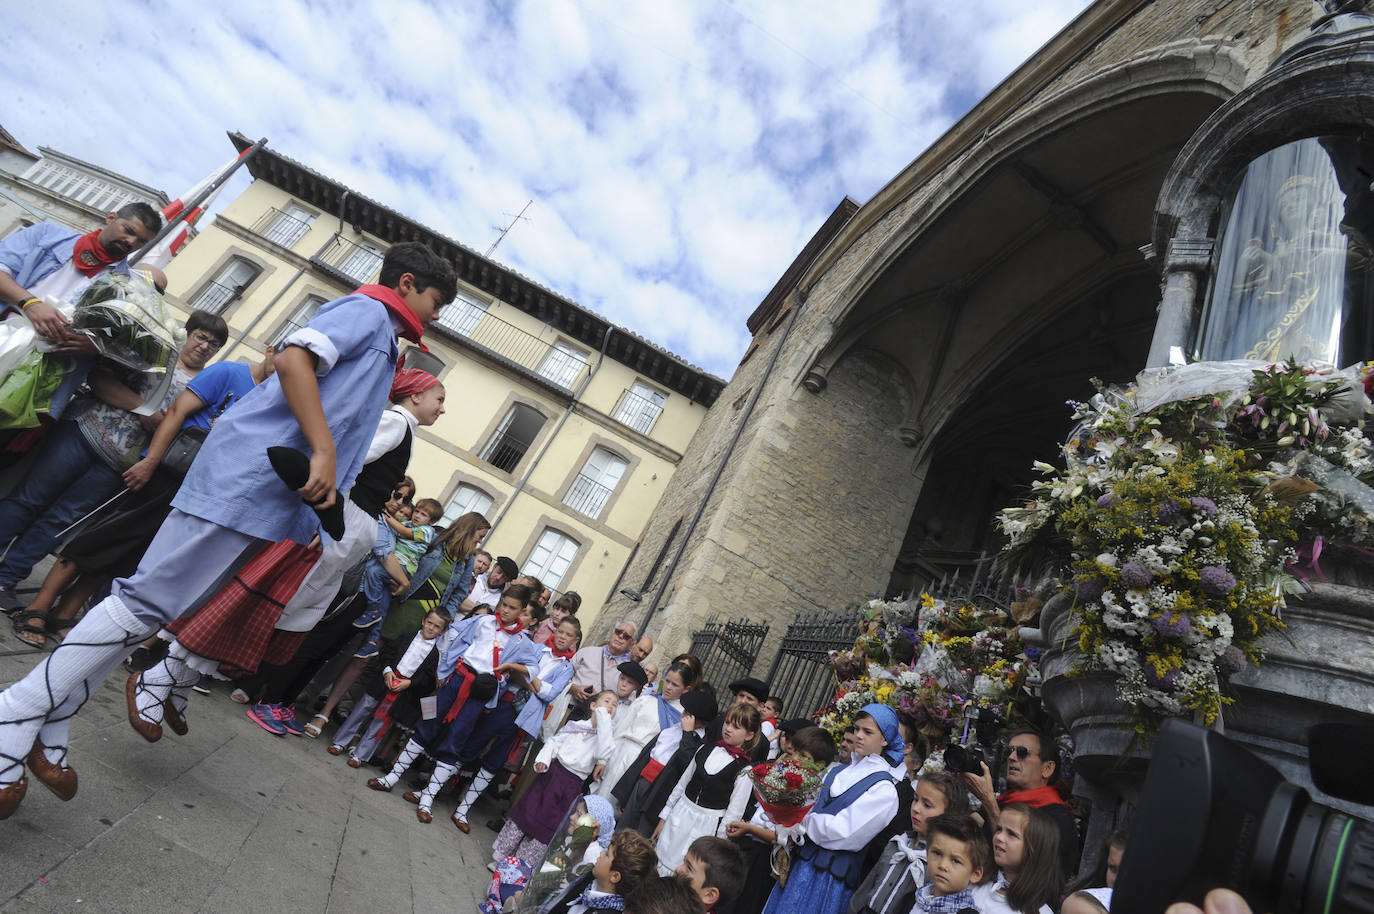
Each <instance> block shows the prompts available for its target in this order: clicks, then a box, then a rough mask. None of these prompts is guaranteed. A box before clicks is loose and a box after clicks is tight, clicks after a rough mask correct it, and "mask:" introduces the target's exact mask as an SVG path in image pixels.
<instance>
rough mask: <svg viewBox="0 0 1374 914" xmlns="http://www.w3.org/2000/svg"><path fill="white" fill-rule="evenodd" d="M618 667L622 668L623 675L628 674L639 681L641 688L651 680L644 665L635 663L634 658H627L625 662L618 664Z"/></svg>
mask: <svg viewBox="0 0 1374 914" xmlns="http://www.w3.org/2000/svg"><path fill="white" fill-rule="evenodd" d="M616 669H617V670H620V672H621V674H622V675H624V676H628V677H630V678H631V679H633V680H634V681H635V682H637V683H639V687H640V688H641V689H642V688H644V684H645V683H646V682H648V681H649V674H648V673H646V672H644V667H642V666H640V665H639V664H637V663H635V662H634V661H633V660H626V661H625V662H624V663H622V664H620V665H619V666H617V667H616Z"/></svg>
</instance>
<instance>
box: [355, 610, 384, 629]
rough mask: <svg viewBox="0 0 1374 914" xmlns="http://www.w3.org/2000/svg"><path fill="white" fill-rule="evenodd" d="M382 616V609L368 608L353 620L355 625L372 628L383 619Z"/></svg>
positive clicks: (356, 626)
mask: <svg viewBox="0 0 1374 914" xmlns="http://www.w3.org/2000/svg"><path fill="white" fill-rule="evenodd" d="M381 618H382V611H381V610H380V609H366V610H364V611H363V614H362V615H361V616H359V617H358V618H356V619H354V620H353V627H354V628H371V627H372V626H374V625H376V624H377V623H378V622H379V621H381Z"/></svg>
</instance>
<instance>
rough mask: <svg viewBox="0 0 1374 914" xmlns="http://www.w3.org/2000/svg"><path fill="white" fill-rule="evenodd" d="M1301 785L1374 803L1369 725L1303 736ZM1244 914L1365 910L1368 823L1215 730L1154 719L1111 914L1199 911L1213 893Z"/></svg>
mask: <svg viewBox="0 0 1374 914" xmlns="http://www.w3.org/2000/svg"><path fill="white" fill-rule="evenodd" d="M1307 742H1308V757H1309V763H1308V764H1309V766H1310V768H1311V770H1312V782H1313V783H1314V784H1315V785H1316V786H1317V787H1318V788H1319V789H1320V790H1322V791H1323V792H1325V793H1327V794H1330V795H1331V796H1334V797H1339V798H1340V799H1342V800H1347V801H1349V802H1351V803H1357V804H1363V805H1370V804H1371V803H1374V766H1371V765H1370V758H1371V755H1370V753H1371V752H1374V727H1360V726H1353V725H1350V724H1319V725H1317V726H1315V727H1312V728H1311V729H1310V730H1309V731H1308V741H1307ZM1219 887H1224V888H1229V889H1232V890H1234V891H1236V892H1238V893H1240V894H1241V895H1242V896H1243V897H1244V898H1245V900H1246V901H1247V902H1248V903H1249V904H1250V907H1251V910H1252V911H1254V912H1255V914H1311V912H1322V914H1357V912H1374V824H1372V823H1371V822H1370V821H1368V820H1366V819H1361V818H1358V817H1356V816H1352V815H1349V814H1347V813H1344V812H1341V811H1340V810H1336V809H1333V808H1331V807H1329V806H1324V805H1322V804H1321V803H1317V802H1315V801H1313V800H1312V798H1311V796H1310V795H1309V794H1308V792H1307V791H1306V790H1304V789H1303V788H1301V787H1298V786H1297V785H1295V784H1292V783H1289V782H1288V781H1286V780H1284V778H1283V776H1282V775H1280V774H1279V773H1278V772H1277V771H1275V770H1274V769H1273V768H1272V767H1270V766H1269V765H1268V764H1266V763H1265V762H1263V761H1261V760H1260V759H1259V758H1257V757H1255V756H1254V755H1252V754H1251V753H1250V752H1248V751H1246V750H1245V749H1243V748H1241V747H1240V746H1239V745H1238V744H1236V743H1234V742H1232V741H1231V740H1229V739H1227V738H1226V737H1224V736H1222V735H1221V734H1219V733H1214V732H1212V731H1210V730H1204V729H1203V728H1201V727H1197V726H1194V725H1193V724H1188V723H1184V722H1183V721H1180V720H1169V721H1166V722H1165V724H1164V726H1163V728H1161V730H1160V734H1159V739H1158V740H1157V741H1156V742H1155V745H1154V747H1153V757H1152V759H1151V761H1150V768H1149V772H1148V773H1147V774H1146V776H1145V788H1144V792H1143V793H1142V795H1141V801H1140V810H1139V812H1138V813H1137V815H1136V820H1135V823H1134V825H1133V827H1132V829H1131V838H1130V842H1129V843H1128V845H1127V848H1126V855H1125V858H1124V859H1123V860H1122V862H1121V871H1120V874H1119V875H1118V876H1117V880H1116V888H1115V891H1114V892H1113V894H1112V914H1160V912H1162V911H1164V910H1165V909H1166V908H1167V907H1168V906H1169V905H1170V904H1171V903H1173V902H1175V901H1188V902H1191V903H1193V904H1196V905H1198V906H1201V905H1202V899H1203V896H1204V895H1205V894H1206V893H1207V892H1208V891H1209V890H1211V889H1214V888H1219Z"/></svg>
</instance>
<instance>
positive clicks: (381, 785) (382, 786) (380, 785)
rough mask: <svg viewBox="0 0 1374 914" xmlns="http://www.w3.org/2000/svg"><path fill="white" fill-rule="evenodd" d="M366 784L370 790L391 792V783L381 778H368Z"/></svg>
mask: <svg viewBox="0 0 1374 914" xmlns="http://www.w3.org/2000/svg"><path fill="white" fill-rule="evenodd" d="M367 786H368V788H369V789H370V790H380V791H381V792H382V793H391V785H389V784H387V783H385V782H384V781H383V780H382V779H381V778H368V779H367Z"/></svg>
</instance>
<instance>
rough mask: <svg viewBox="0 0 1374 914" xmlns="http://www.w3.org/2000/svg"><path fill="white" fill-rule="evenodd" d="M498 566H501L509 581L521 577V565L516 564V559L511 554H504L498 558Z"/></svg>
mask: <svg viewBox="0 0 1374 914" xmlns="http://www.w3.org/2000/svg"><path fill="white" fill-rule="evenodd" d="M496 567H497V568H500V569H501V571H502V573H503V574H505V576H506V580H507V581H513V580H515V579H516V578H518V577H520V566H519V565H517V564H515V559H513V558H511V557H510V556H506V555H503V556H501V557H500V558H499V559H497V560H496Z"/></svg>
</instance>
